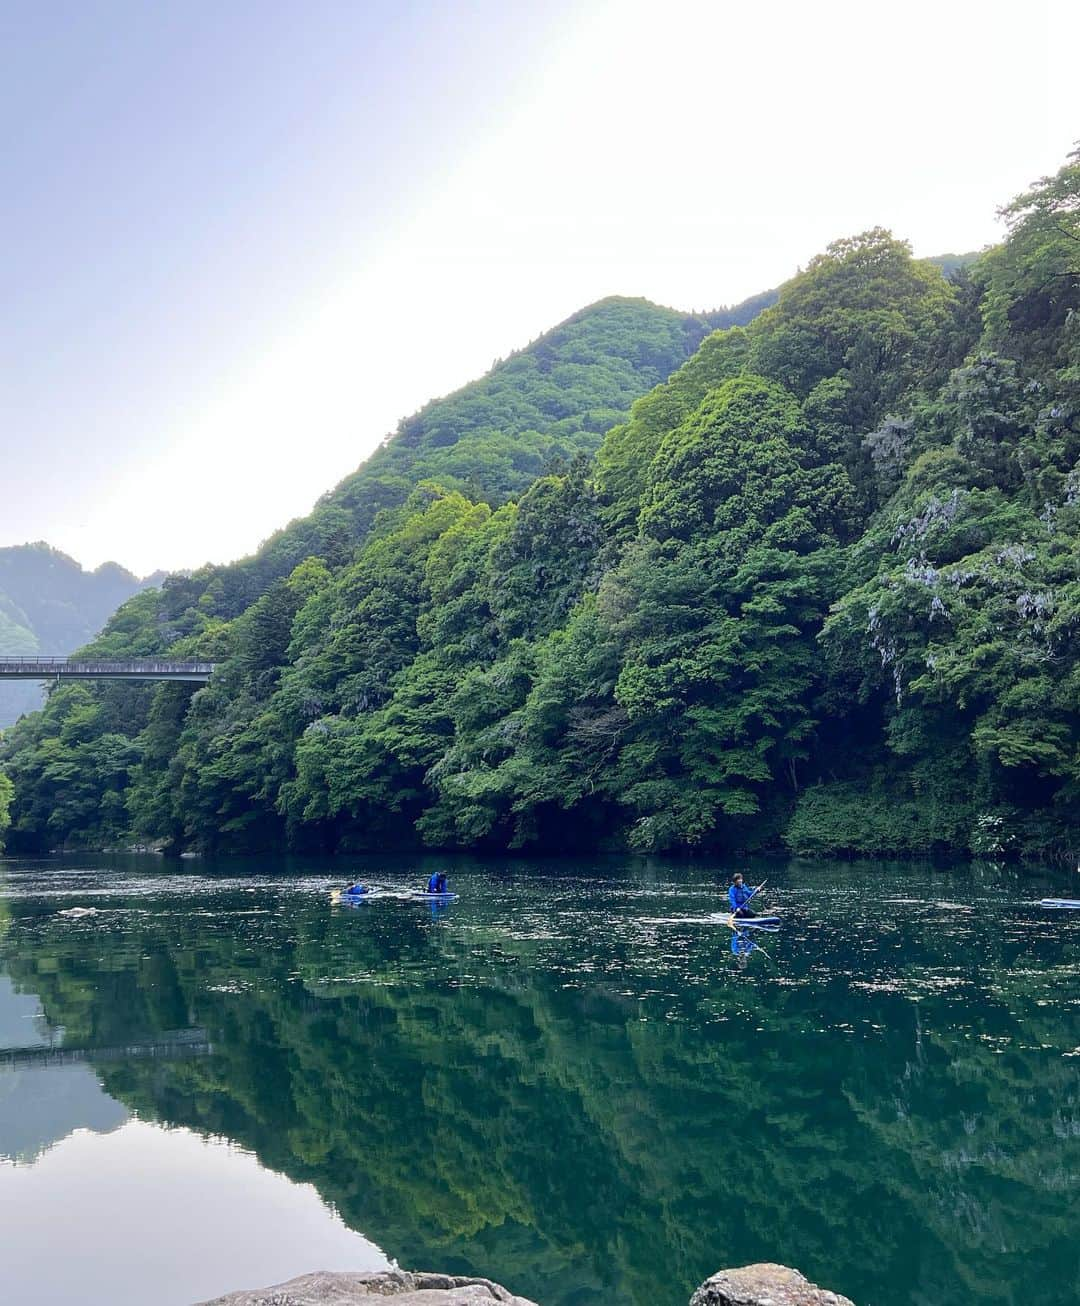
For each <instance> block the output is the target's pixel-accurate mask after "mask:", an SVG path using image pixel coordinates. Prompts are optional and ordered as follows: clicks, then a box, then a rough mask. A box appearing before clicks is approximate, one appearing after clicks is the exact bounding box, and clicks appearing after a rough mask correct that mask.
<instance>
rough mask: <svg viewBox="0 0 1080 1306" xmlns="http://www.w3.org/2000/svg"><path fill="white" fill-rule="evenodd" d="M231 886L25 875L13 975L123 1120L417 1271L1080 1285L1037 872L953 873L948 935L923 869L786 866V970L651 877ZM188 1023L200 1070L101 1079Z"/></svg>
mask: <svg viewBox="0 0 1080 1306" xmlns="http://www.w3.org/2000/svg"><path fill="white" fill-rule="evenodd" d="M226 869H227V870H228V873H227V874H224V873H222V874H217V875H211V874H206V873H203V872H193V873H192V874H189V875H186V876H176V875H164V876H163V875H160V874H158V875H155V876H152V877H150V876H146V875H144V874H142V873H141V872H135V873H130V874H121V873H119V872H117V871H113V872H112V873H111V874H110V875H109V876H108V877H107V878H105V879H102V878H101V877H100V876H97V877H95V876H92V875H90V874H89V873H88V874H87V876H86V878H85V879H84V880H80V879H79V877H78V873H77V870H76V869H75V868H68V869H67V872H66V874H65V880H66V881H67V882H68V883H69V884H71V883H72V881H73V879H74V883H75V888H74V889H72V888H68V889H66V890H65V891H64V892H63V893H59V892H57V891H56V890H53V889H52V887H51V886H52V884H53V883H55V881H49V880H47V879H46V875H45V873H43V872H41V871H37V870H34V869H32V868H26V869H25V870H19V869H18V868H15V869H14V870H13V871H12V872H11V873H10V874H9V882H10V887H11V893H10V901H9V908H10V911H11V913H12V917H11V924H10V928H9V930H8V932H7V936H6V938H5V940H4V942H3V944H2V946H0V960H2V962H3V964H4V966H5V967H6V969H7V971H8V973H9V974H10V975H11V977H12V978H13V980H14V982H15V984H16V985H17V987H18V988H19V989H20V990H22V991H23V992H24V993H28V992H33V993H35V994H38V995H39V996H40V1000H41V1003H42V1005H43V1008H44V1012H45V1015H46V1017H47V1019H48V1023H49V1026H50V1027H53V1028H55V1027H62V1028H63V1031H64V1033H63V1044H64V1046H65V1047H66V1048H73V1049H78V1048H82V1049H86V1050H87V1051H88V1055H89V1056H90V1064H91V1065H93V1066H94V1068H95V1070H96V1072H97V1074H98V1075H99V1076H100V1079H101V1082H102V1083H103V1085H104V1087H105V1089H106V1090H107V1092H108V1094H109V1095H110V1096H111V1097H112V1098H113V1099H114V1100H115V1101H117V1102H120V1103H123V1104H124V1106H125V1107H126V1108H127V1109H130V1110H133V1111H135V1112H136V1113H137V1114H138V1115H139V1116H140V1117H141V1118H143V1119H147V1120H150V1119H153V1120H159V1121H163V1122H168V1123H169V1124H173V1125H183V1126H186V1127H190V1128H193V1129H196V1130H199V1131H202V1132H205V1133H208V1134H211V1135H214V1136H220V1137H227V1138H230V1139H233V1140H236V1141H238V1142H239V1143H241V1144H243V1146H244V1147H245V1148H248V1149H250V1150H251V1151H252V1152H254V1153H255V1154H256V1155H257V1156H258V1157H259V1158H260V1159H261V1161H262V1162H263V1164H264V1165H266V1166H268V1167H270V1168H272V1169H274V1170H279V1171H281V1172H282V1173H284V1174H287V1175H289V1176H290V1177H291V1178H292V1179H294V1180H296V1181H299V1182H310V1183H312V1184H314V1185H315V1186H316V1187H317V1189H318V1191H319V1192H320V1193H321V1195H322V1197H323V1198H324V1199H326V1200H327V1201H329V1202H331V1203H333V1205H334V1206H335V1207H336V1208H337V1209H338V1210H340V1212H341V1213H342V1215H343V1216H344V1218H345V1220H346V1222H347V1223H348V1224H349V1225H350V1226H351V1227H352V1228H354V1229H360V1230H363V1231H364V1232H365V1233H366V1234H367V1235H368V1236H370V1237H372V1238H374V1239H375V1240H376V1241H377V1242H378V1243H379V1244H380V1245H381V1246H382V1247H384V1248H385V1249H386V1250H387V1251H388V1253H389V1254H391V1255H393V1256H394V1257H395V1258H397V1259H398V1260H400V1262H401V1263H402V1264H408V1265H411V1266H417V1267H419V1268H427V1267H435V1268H440V1269H448V1270H457V1271H460V1272H472V1273H483V1274H487V1275H490V1276H492V1277H494V1278H497V1279H499V1280H501V1281H502V1282H504V1283H506V1284H508V1285H509V1286H510V1287H512V1288H514V1289H515V1290H516V1291H518V1292H522V1293H525V1294H526V1295H531V1296H534V1297H535V1298H537V1299H538V1300H542V1301H543V1302H544V1303H545V1306H558V1304H559V1303H571V1302H572V1303H575V1304H576V1303H593V1302H595V1303H601V1302H603V1303H618V1302H633V1303H646V1302H647V1303H650V1304H652V1303H656V1304H659V1306H663V1304H665V1303H671V1304H672V1306H674V1304H675V1303H678V1306H684V1304H685V1301H686V1297H687V1295H688V1292H689V1290H690V1289H691V1288H692V1287H693V1286H694V1285H695V1284H696V1283H697V1282H699V1281H700V1280H701V1279H702V1278H704V1277H705V1275H706V1274H708V1273H709V1272H711V1271H712V1270H714V1269H716V1268H717V1267H718V1266H719V1265H721V1264H724V1263H730V1262H731V1261H732V1260H736V1261H748V1260H754V1259H776V1260H782V1261H787V1262H789V1263H791V1264H796V1265H798V1266H800V1268H802V1269H803V1270H804V1271H806V1272H807V1273H808V1274H809V1275H810V1276H811V1277H813V1278H816V1279H818V1280H819V1281H823V1282H826V1283H828V1284H830V1285H831V1286H834V1287H836V1288H838V1289H840V1290H842V1291H844V1292H846V1293H848V1294H849V1295H850V1296H851V1297H852V1298H853V1299H854V1300H856V1301H860V1302H863V1303H871V1302H872V1303H874V1304H875V1306H924V1303H929V1302H933V1303H934V1304H935V1306H960V1304H961V1303H964V1304H965V1306H966V1303H968V1302H970V1301H972V1300H979V1301H981V1302H987V1303H1002V1304H1005V1303H1014V1302H1016V1303H1019V1302H1020V1301H1023V1302H1025V1303H1027V1304H1030V1306H1060V1303H1061V1302H1063V1301H1068V1300H1074V1299H1075V1298H1076V1289H1077V1282H1078V1275H1080V1259H1078V1253H1077V1250H1076V1242H1075V1239H1074V1236H1073V1232H1074V1231H1073V1224H1074V1221H1073V1219H1072V1218H1071V1217H1072V1215H1073V1214H1074V1211H1075V1203H1076V1196H1077V1187H1078V1184H1080V1152H1078V1149H1080V1082H1078V1068H1080V1020H1078V1011H1080V1007H1078V999H1080V995H1078V992H1077V986H1076V976H1077V973H1078V965H1077V963H1078V959H1080V950H1078V948H1077V943H1078V941H1080V928H1078V926H1080V922H1072V921H1070V922H1062V921H1060V920H1056V921H1054V922H1048V921H1046V920H1045V919H1040V918H1039V917H1038V916H1037V915H1034V914H1032V913H1028V914H1026V915H1025V914H1024V913H1023V912H1020V911H1018V910H1017V908H1016V900H1017V897H1018V893H1019V892H1020V891H1019V890H1018V888H1017V886H1016V884H1015V883H1014V882H1011V881H1009V880H1006V879H1001V878H999V877H994V876H990V877H983V878H980V877H979V876H973V875H970V874H966V873H964V874H961V873H956V874H952V875H942V876H940V877H939V878H938V879H937V880H936V881H935V885H934V888H935V893H934V895H933V896H934V897H935V898H937V899H939V900H943V901H949V902H951V903H952V904H953V907H952V909H951V910H950V911H949V912H948V914H946V915H943V914H942V913H941V912H940V911H939V910H937V909H935V907H934V906H933V904H932V903H928V902H927V901H925V893H924V890H925V887H926V886H925V883H924V882H923V881H922V880H921V879H920V878H919V876H918V875H917V874H914V873H910V872H906V871H902V870H897V869H889V868H881V867H876V868H872V869H860V868H852V867H835V868H830V873H829V874H828V875H827V876H826V875H823V874H822V873H821V870H820V868H811V867H806V868H800V867H793V868H789V869H787V870H786V872H781V873H778V872H777V870H776V869H770V871H769V874H770V877H771V878H770V883H771V884H772V885H775V886H776V888H777V889H778V890H779V894H777V893H776V892H775V891H774V896H773V897H772V898H771V900H770V903H771V907H770V909H772V906H775V905H777V904H778V903H781V902H782V905H783V915H784V917H785V924H784V928H783V930H782V931H781V932H780V933H779V934H774V935H769V937H768V941H767V942H766V944H765V949H764V951H763V950H762V949H761V945H760V943H759V942H758V941H757V940H756V939H748V940H747V941H748V943H750V944H752V945H753V946H750V947H746V948H745V950H742V949H741V947H740V945H739V944H738V936H735V935H733V934H732V931H730V930H729V929H728V928H727V927H726V926H724V925H722V924H720V923H718V921H717V920H716V917H715V907H716V902H715V892H714V891H713V890H712V889H711V887H710V885H709V877H708V876H707V875H702V874H701V873H700V872H696V871H694V870H691V869H686V868H676V867H666V866H663V865H660V864H652V865H646V866H637V867H634V868H631V869H630V870H629V872H624V873H622V874H618V875H616V874H613V873H612V872H611V870H610V868H603V867H586V868H577V870H576V871H575V872H574V873H568V872H567V871H565V870H562V871H559V870H556V869H555V868H552V867H543V866H537V867H531V868H529V873H528V874H526V873H524V868H523V867H521V866H520V865H519V866H516V867H511V868H508V869H507V870H506V871H505V872H502V873H496V872H494V871H492V870H490V869H486V868H479V867H475V868H472V869H470V868H467V867H464V868H463V867H461V866H455V869H454V879H455V887H456V888H458V889H460V890H462V897H461V899H460V900H459V901H458V902H456V903H454V904H452V905H450V906H448V907H447V906H444V905H442V904H433V903H416V902H413V903H407V902H401V901H396V900H377V901H374V902H371V903H364V904H362V905H361V906H360V907H359V909H346V910H339V909H337V908H334V907H332V906H331V904H330V902H329V898H328V893H327V890H328V888H329V886H330V879H329V877H328V876H326V875H322V876H315V875H308V876H304V875H302V874H300V875H295V874H294V875H293V876H292V877H291V878H290V879H289V880H288V881H283V880H281V879H280V878H277V877H275V876H273V875H270V874H267V873H266V872H265V871H262V872H261V873H255V874H239V873H237V870H236V868H226ZM378 869H379V871H380V875H379V878H380V880H381V881H383V882H386V881H387V879H388V878H389V879H391V880H392V879H393V876H392V875H389V873H387V872H386V869H385V868H384V867H380V868H378ZM369 873H370V872H369V871H365V874H369ZM421 874H426V868H425V867H421V866H418V865H412V866H409V867H408V868H407V873H406V871H405V870H404V869H403V870H402V876H401V882H402V884H403V885H407V884H411V883H414V882H415V881H416V879H417V878H419V876H420V875H421ZM336 883H338V884H340V883H341V879H340V874H339V876H338V877H337V878H336ZM1047 887H1051V886H1047ZM913 889H914V890H915V891H914V892H913ZM1029 896H1039V894H1038V893H1037V892H1034V891H1029ZM71 906H93V907H95V910H96V915H95V916H93V917H83V918H72V917H66V918H62V917H60V916H59V914H58V913H59V911H60V910H64V909H67V908H69V907H71ZM745 933H746V932H740V934H745ZM733 952H734V956H733ZM765 952H767V953H768V956H767V957H766V956H765V955H764V954H765ZM184 1030H187V1031H203V1037H204V1040H205V1044H206V1046H205V1049H204V1050H203V1051H202V1052H201V1053H200V1054H199V1055H191V1056H182V1055H175V1056H174V1055H171V1054H170V1055H162V1056H156V1055H152V1054H148V1055H145V1056H139V1055H132V1056H128V1057H124V1056H118V1057H115V1058H114V1059H111V1060H106V1059H105V1054H106V1053H108V1052H109V1050H116V1049H123V1048H125V1047H126V1048H129V1049H130V1048H140V1047H141V1048H154V1047H158V1048H161V1047H164V1046H165V1045H166V1044H168V1045H169V1046H172V1047H174V1048H175V1047H176V1046H178V1044H177V1042H176V1038H177V1035H178V1034H179V1033H180V1032H181V1031H184ZM166 1036H168V1038H166ZM170 1040H171V1042H170ZM95 1050H97V1051H98V1052H100V1053H101V1054H102V1055H101V1056H98V1057H97V1058H96V1059H95ZM733 1132H734V1133H736V1134H737V1137H738V1164H737V1165H733V1164H732V1137H733ZM301 1268H315V1262H314V1260H309V1262H308V1263H307V1264H306V1265H305V1266H302V1267H301ZM241 1281H242V1280H241ZM260 1281H261V1282H267V1281H269V1276H265V1275H264V1276H261V1277H260V1276H258V1275H256V1276H255V1278H254V1279H253V1280H252V1282H260Z"/></svg>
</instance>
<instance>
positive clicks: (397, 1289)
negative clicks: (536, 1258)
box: [199, 1263, 854, 1306]
mask: <svg viewBox="0 0 1080 1306" xmlns="http://www.w3.org/2000/svg"><path fill="white" fill-rule="evenodd" d="M380 1297H382V1298H386V1297H393V1298H394V1299H395V1300H394V1306H484V1304H485V1303H489V1302H499V1303H501V1304H502V1306H537V1303H536V1302H533V1301H530V1300H529V1299H528V1298H526V1297H515V1296H514V1294H513V1293H512V1292H510V1291H509V1290H508V1289H506V1288H503V1287H502V1286H501V1285H500V1284H497V1283H493V1282H492V1281H491V1280H490V1279H473V1278H464V1277H461V1276H459V1275H453V1274H430V1273H423V1272H419V1273H417V1272H412V1271H409V1270H387V1271H384V1272H382V1273H375V1274H357V1273H352V1274H350V1273H334V1272H331V1271H328V1270H319V1271H317V1272H316V1273H315V1274H304V1275H301V1276H300V1277H299V1278H297V1279H290V1280H289V1281H288V1282H287V1283H278V1284H274V1285H272V1286H271V1287H269V1288H254V1289H250V1290H248V1291H242V1292H230V1293H227V1294H226V1295H225V1296H224V1297H215V1298H214V1299H213V1301H209V1302H202V1303H199V1306H370V1304H371V1303H372V1302H373V1300H374V1299H375V1298H380ZM690 1306H854V1303H853V1302H852V1301H851V1300H850V1298H848V1297H842V1296H841V1295H840V1294H839V1293H836V1292H829V1291H828V1290H827V1289H825V1288H819V1287H817V1286H816V1285H815V1284H812V1283H811V1282H810V1281H809V1280H808V1279H806V1278H805V1277H804V1276H803V1275H801V1274H800V1273H799V1272H798V1270H792V1269H789V1268H788V1267H787V1266H786V1265H773V1264H770V1263H764V1264H760V1265H744V1266H742V1267H741V1268H740V1269H733V1270H719V1271H718V1272H717V1273H716V1274H714V1275H713V1276H712V1277H711V1278H709V1279H706V1280H705V1282H704V1283H703V1284H702V1285H701V1287H700V1288H698V1290H697V1292H695V1293H694V1295H693V1297H691V1299H690Z"/></svg>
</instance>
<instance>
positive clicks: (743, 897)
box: [727, 871, 754, 917]
mask: <svg viewBox="0 0 1080 1306" xmlns="http://www.w3.org/2000/svg"><path fill="white" fill-rule="evenodd" d="M727 896H728V902H729V903H731V911H732V914H733V915H734V916H743V917H746V916H753V914H754V913H753V912H752V911H751V910H750V908H749V907H748V906H747V905H746V904H747V903H748V902H749V901H750V899H751V898H752V897H753V896H754V890H753V889H751V888H750V886H749V885H748V884H747V883H746V881H745V880H744V879H743V876H742V871H736V872H735V874H734V875H733V876H732V877H731V888H730V889H728V895H727Z"/></svg>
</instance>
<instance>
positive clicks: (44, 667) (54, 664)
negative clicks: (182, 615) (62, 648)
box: [0, 656, 214, 684]
mask: <svg viewBox="0 0 1080 1306" xmlns="http://www.w3.org/2000/svg"><path fill="white" fill-rule="evenodd" d="M213 673H214V663H213V662H178V661H176V660H175V659H172V658H129V659H116V658H51V657H34V658H11V657H3V656H0V680H189V681H194V682H196V683H198V684H205V683H206V682H207V681H208V680H209V679H210V677H211V676H212V675H213Z"/></svg>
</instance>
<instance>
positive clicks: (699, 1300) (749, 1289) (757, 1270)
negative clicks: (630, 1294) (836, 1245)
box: [690, 1262, 854, 1306]
mask: <svg viewBox="0 0 1080 1306" xmlns="http://www.w3.org/2000/svg"><path fill="white" fill-rule="evenodd" d="M690 1306H854V1302H852V1300H851V1299H850V1297H841V1295H840V1294H839V1293H838V1292H829V1291H828V1290H827V1289H825V1288H818V1287H817V1286H816V1285H815V1284H812V1283H811V1282H810V1281H809V1279H807V1278H805V1277H804V1276H803V1275H801V1274H800V1273H799V1271H798V1270H789V1269H788V1267H787V1266H786V1265H772V1264H769V1263H768V1262H766V1263H764V1264H762V1265H744V1266H743V1267H742V1269H740V1270H720V1271H719V1272H718V1273H716V1274H714V1275H713V1276H712V1278H711V1279H706V1280H705V1282H704V1283H703V1284H702V1285H701V1287H700V1288H699V1289H698V1290H697V1292H695V1293H694V1295H693V1297H691V1298H690Z"/></svg>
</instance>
